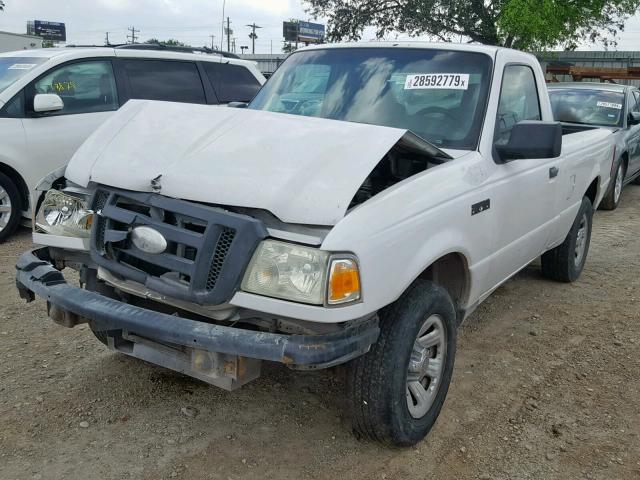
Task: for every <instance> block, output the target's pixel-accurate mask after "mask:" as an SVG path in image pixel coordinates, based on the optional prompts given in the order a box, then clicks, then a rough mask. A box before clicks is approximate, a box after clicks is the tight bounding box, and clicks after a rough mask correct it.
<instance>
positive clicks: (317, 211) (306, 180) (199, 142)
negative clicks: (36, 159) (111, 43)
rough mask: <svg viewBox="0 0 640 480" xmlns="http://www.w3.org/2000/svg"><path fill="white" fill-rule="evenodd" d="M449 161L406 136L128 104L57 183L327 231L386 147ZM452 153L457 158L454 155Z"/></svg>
mask: <svg viewBox="0 0 640 480" xmlns="http://www.w3.org/2000/svg"><path fill="white" fill-rule="evenodd" d="M399 142H402V143H403V144H404V146H405V148H411V149H414V150H416V149H417V150H418V151H421V152H423V153H425V154H426V155H430V156H440V157H444V158H451V157H450V156H448V155H447V154H446V153H444V152H442V151H441V150H439V149H437V148H436V147H434V146H433V145H431V144H429V143H428V142H426V141H424V140H422V139H421V138H419V137H417V136H416V135H414V134H412V133H411V132H408V131H407V130H402V129H396V128H389V127H380V126H375V125H366V124H358V123H350V122H342V121H336V120H327V119H319V118H310V117H301V116H294V115H287V114H281V113H272V112H264V111H257V110H248V109H237V108H224V107H214V106H206V105H187V104H180V103H170V102H149V101H130V102H128V103H127V104H126V105H125V106H124V107H123V108H122V109H121V110H120V111H119V112H118V113H117V114H115V115H114V116H113V117H112V118H111V119H109V120H108V121H107V122H106V123H105V124H103V125H102V126H101V127H100V128H99V129H98V130H97V131H96V132H95V133H94V134H93V135H92V136H91V137H90V138H89V139H88V140H87V142H85V143H84V144H83V145H82V146H81V147H80V149H79V150H78V151H77V152H76V154H75V155H74V157H73V158H72V160H71V162H70V163H69V165H68V167H67V170H66V177H67V178H68V179H69V180H71V181H73V182H75V183H77V184H79V185H84V186H87V185H88V184H89V183H90V182H95V183H99V184H104V185H110V186H114V187H118V188H122V189H126V190H132V191H142V192H149V191H152V187H151V181H152V180H154V179H156V178H157V179H158V183H159V185H160V188H161V190H160V192H161V194H162V195H166V196H170V197H174V198H180V199H184V200H191V201H196V202H204V203H210V204H217V205H227V206H237V207H247V208H257V209H263V210H267V211H269V212H271V213H272V214H274V215H275V216H276V217H278V218H279V219H280V220H282V221H284V222H290V223H299V224H313V225H334V224H336V223H337V222H338V221H339V220H340V219H341V218H343V217H344V215H345V213H346V211H347V208H348V207H349V204H350V202H351V200H352V199H353V196H354V195H355V193H356V191H357V190H358V188H359V187H360V186H361V185H362V183H363V181H364V180H365V179H366V177H367V176H368V175H369V173H370V172H371V170H372V169H373V168H374V167H375V166H376V165H377V164H378V162H379V161H380V160H381V159H382V158H383V157H384V156H385V154H386V153H387V152H388V151H389V150H390V149H391V148H393V147H394V146H395V145H396V144H398V143H399ZM455 153H458V152H455Z"/></svg>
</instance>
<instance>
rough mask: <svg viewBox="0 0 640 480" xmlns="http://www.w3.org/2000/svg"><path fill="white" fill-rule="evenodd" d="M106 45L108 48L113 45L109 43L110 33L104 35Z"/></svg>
mask: <svg viewBox="0 0 640 480" xmlns="http://www.w3.org/2000/svg"><path fill="white" fill-rule="evenodd" d="M104 44H105V45H106V46H107V47H108V46H109V45H111V43H109V32H105V34H104Z"/></svg>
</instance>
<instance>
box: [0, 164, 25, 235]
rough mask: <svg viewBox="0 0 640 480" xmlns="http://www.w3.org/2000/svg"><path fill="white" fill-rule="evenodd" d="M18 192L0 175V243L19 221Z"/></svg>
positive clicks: (9, 180) (6, 178) (7, 179)
mask: <svg viewBox="0 0 640 480" xmlns="http://www.w3.org/2000/svg"><path fill="white" fill-rule="evenodd" d="M20 205H21V202H20V192H19V191H18V188H17V187H16V186H15V184H14V183H13V182H12V181H11V179H10V178H9V177H7V176H6V175H5V174H3V173H0V243H2V242H4V241H5V240H6V239H7V238H9V236H10V235H11V234H12V233H13V232H14V231H15V229H16V228H17V227H18V222H19V221H20V215H21V212H20V210H21V208H20Z"/></svg>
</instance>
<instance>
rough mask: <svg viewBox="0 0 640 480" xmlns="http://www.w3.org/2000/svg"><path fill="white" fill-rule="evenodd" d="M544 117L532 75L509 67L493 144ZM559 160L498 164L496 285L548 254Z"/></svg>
mask: <svg viewBox="0 0 640 480" xmlns="http://www.w3.org/2000/svg"><path fill="white" fill-rule="evenodd" d="M541 118H542V114H541V110H540V100H539V95H538V87H537V84H536V78H535V75H534V72H533V70H532V69H531V68H530V67H529V66H526V65H517V64H508V65H506V66H505V69H504V76H503V80H502V87H501V91H500V99H499V104H498V112H497V118H496V127H495V138H494V144H495V145H505V144H507V143H508V141H509V138H510V136H511V131H512V129H513V127H514V125H515V124H516V123H518V122H520V121H523V120H541ZM497 160H498V159H497ZM559 161H560V160H559V159H523V160H514V161H511V162H508V163H505V164H500V163H499V161H498V163H499V164H498V165H497V166H496V169H495V171H494V175H495V177H494V182H493V192H492V194H491V206H490V208H491V209H492V210H495V212H494V215H495V219H496V228H495V230H494V233H495V237H494V243H495V248H494V251H495V252H496V253H495V257H494V259H493V262H492V263H493V266H492V269H491V270H492V272H493V276H494V280H495V283H494V285H497V284H499V283H501V282H502V281H504V280H505V279H507V278H509V277H510V276H511V275H513V274H514V273H516V272H517V271H519V270H520V269H521V268H522V267H524V266H526V265H527V264H528V263H530V262H531V261H532V260H534V259H535V258H536V257H537V256H538V255H540V254H541V253H542V252H543V250H544V249H545V246H546V244H547V240H548V238H549V235H550V233H551V228H552V225H553V220H554V217H555V212H554V208H555V190H556V184H557V180H558V177H559V176H560V175H563V174H564V172H563V171H562V168H561V165H559Z"/></svg>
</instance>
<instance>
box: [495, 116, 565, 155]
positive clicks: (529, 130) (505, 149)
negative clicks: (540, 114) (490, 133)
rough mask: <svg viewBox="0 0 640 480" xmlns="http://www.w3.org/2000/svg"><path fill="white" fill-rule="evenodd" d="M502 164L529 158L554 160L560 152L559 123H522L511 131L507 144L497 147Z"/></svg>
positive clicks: (560, 129) (560, 130) (560, 134)
mask: <svg viewBox="0 0 640 480" xmlns="http://www.w3.org/2000/svg"><path fill="white" fill-rule="evenodd" d="M496 150H497V151H498V155H499V156H500V161H501V162H502V163H507V162H509V161H511V160H519V159H525V158H526V159H530V158H556V157H559V156H560V152H561V151H562V124H561V123H560V122H541V121H530V120H528V121H523V122H519V123H517V124H516V125H515V126H514V127H513V129H512V130H511V137H510V138H509V143H507V144H506V145H497V146H496Z"/></svg>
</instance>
